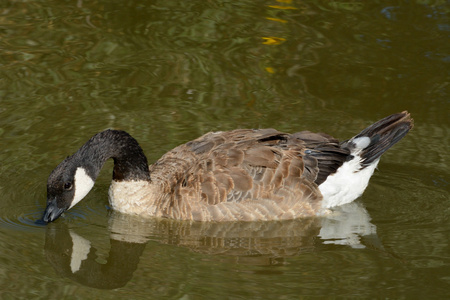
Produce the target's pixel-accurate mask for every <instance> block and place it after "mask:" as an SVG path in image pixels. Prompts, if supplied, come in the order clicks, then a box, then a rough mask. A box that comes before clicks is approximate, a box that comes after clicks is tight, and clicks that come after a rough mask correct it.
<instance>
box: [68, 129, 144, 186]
mask: <svg viewBox="0 0 450 300" xmlns="http://www.w3.org/2000/svg"><path fill="white" fill-rule="evenodd" d="M74 156H78V158H79V160H80V161H81V162H82V167H84V166H83V162H84V164H85V167H86V168H87V172H88V173H89V172H90V174H89V175H91V177H92V179H93V180H95V179H96V178H97V176H98V174H99V172H100V170H101V168H102V167H103V165H104V163H105V162H106V161H107V160H108V159H109V158H112V159H113V160H114V171H113V180H115V181H141V180H144V181H150V172H149V168H148V162H147V158H146V157H145V154H144V152H143V151H142V148H141V147H140V146H139V144H138V142H137V141H136V140H135V139H134V138H133V137H132V136H130V135H129V134H128V133H126V132H125V131H119V130H106V131H103V132H101V133H99V134H96V135H95V136H93V137H92V138H91V139H90V140H89V141H88V142H87V143H86V144H84V145H83V146H82V147H81V148H80V150H79V151H78V152H77V153H75V154H74Z"/></svg>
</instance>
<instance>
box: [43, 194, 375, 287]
mask: <svg viewBox="0 0 450 300" xmlns="http://www.w3.org/2000/svg"><path fill="white" fill-rule="evenodd" d="M76 231H77V230H76V229H75V228H73V229H72V228H69V227H68V226H67V225H66V224H64V223H54V224H50V225H49V226H47V231H46V238H45V253H46V257H47V260H48V261H49V262H50V264H51V265H52V266H53V268H54V269H55V270H56V271H57V272H58V273H59V274H60V275H62V276H64V277H67V278H70V279H71V280H74V281H76V282H78V283H80V284H83V285H86V286H89V287H95V288H99V289H114V288H119V287H123V286H125V285H126V284H127V282H128V281H129V280H131V278H132V277H133V273H134V271H135V270H136V269H137V268H138V265H139V260H140V258H141V256H142V253H143V252H144V249H145V247H146V245H147V243H148V242H149V241H153V242H155V241H156V242H158V243H161V244H167V245H174V246H180V247H185V248H188V249H190V250H191V251H195V252H197V253H201V254H204V255H211V256H216V257H217V256H220V257H231V258H233V259H234V261H236V262H237V263H238V264H258V265H261V264H275V263H280V261H283V259H284V258H286V257H292V256H296V255H300V254H301V253H303V252H310V251H317V250H318V248H319V247H320V245H321V244H336V245H346V246H350V247H352V248H365V247H375V248H378V247H379V246H378V244H379V243H378V239H377V236H376V226H375V225H373V224H371V223H370V216H369V214H368V213H367V211H366V209H365V208H364V207H363V206H362V204H361V203H359V202H353V203H349V204H346V205H343V206H341V207H337V208H336V209H335V210H334V212H333V213H332V214H330V215H328V216H326V217H312V218H304V219H296V220H289V221H273V222H225V223H211V222H188V221H176V220H167V219H143V218H139V217H136V216H130V215H124V214H120V213H118V212H113V213H112V214H111V217H110V219H109V232H110V250H109V254H108V258H107V262H106V263H100V262H99V257H98V255H97V249H96V248H95V247H94V246H93V243H91V242H90V241H89V240H88V239H86V238H85V237H83V236H82V235H81V234H80V233H77V232H76Z"/></svg>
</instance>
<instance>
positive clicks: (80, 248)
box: [69, 231, 91, 273]
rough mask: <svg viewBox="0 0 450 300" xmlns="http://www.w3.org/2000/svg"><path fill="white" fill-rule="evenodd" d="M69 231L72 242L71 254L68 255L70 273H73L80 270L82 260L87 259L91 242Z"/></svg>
mask: <svg viewBox="0 0 450 300" xmlns="http://www.w3.org/2000/svg"><path fill="white" fill-rule="evenodd" d="M69 233H70V237H71V238H72V243H73V248H72V256H71V257H70V270H71V271H72V273H75V272H77V271H79V270H80V267H81V263H82V262H83V260H85V259H87V257H88V254H89V251H90V250H91V242H89V241H88V240H86V239H85V238H83V237H81V236H79V235H78V234H76V233H75V232H72V231H69Z"/></svg>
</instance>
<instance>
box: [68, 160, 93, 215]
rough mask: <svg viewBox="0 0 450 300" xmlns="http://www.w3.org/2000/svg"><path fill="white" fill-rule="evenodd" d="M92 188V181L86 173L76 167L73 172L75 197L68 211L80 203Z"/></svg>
mask: <svg viewBox="0 0 450 300" xmlns="http://www.w3.org/2000/svg"><path fill="white" fill-rule="evenodd" d="M93 186H94V180H92V178H91V177H90V176H89V175H88V174H87V173H86V170H85V169H84V168H82V167H78V168H77V170H76V171H75V195H74V197H73V200H72V203H71V204H70V207H69V209H71V208H72V207H73V206H74V205H75V204H77V203H78V202H80V201H81V200H82V199H83V198H84V197H85V196H86V195H87V194H88V193H89V191H90V190H91V189H92V187H93Z"/></svg>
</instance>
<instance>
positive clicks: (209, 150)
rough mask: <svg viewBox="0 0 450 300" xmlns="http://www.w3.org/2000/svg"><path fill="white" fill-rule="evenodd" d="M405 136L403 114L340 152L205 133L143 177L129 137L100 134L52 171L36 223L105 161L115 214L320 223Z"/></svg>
mask: <svg viewBox="0 0 450 300" xmlns="http://www.w3.org/2000/svg"><path fill="white" fill-rule="evenodd" d="M412 127H413V120H412V119H411V117H410V115H409V113H408V112H407V111H404V112H402V113H398V114H393V115H391V116H389V117H386V118H384V119H382V120H380V121H378V122H376V123H374V124H372V125H371V126H369V127H367V128H366V129H364V130H363V131H362V132H360V133H359V134H357V135H356V136H354V137H353V138H351V139H349V140H347V141H343V142H339V141H338V140H337V139H335V138H333V137H332V136H330V135H327V134H324V133H312V132H309V131H301V132H297V133H294V134H288V133H283V132H279V131H277V130H275V129H257V130H253V129H237V130H233V131H225V132H210V133H207V134H205V135H203V136H201V137H199V138H198V139H196V140H193V141H190V142H188V143H186V144H183V145H180V146H178V147H176V148H175V149H173V150H171V151H169V152H168V153H166V154H165V155H163V156H162V157H161V158H160V159H159V160H158V161H157V162H155V163H154V164H153V165H151V166H150V167H149V166H148V163H147V158H146V157H145V155H144V153H143V150H142V148H141V147H140V146H139V144H138V142H137V141H136V140H135V139H134V138H133V137H131V136H130V135H129V134H128V133H126V132H125V131H120V130H105V131H103V132H100V133H98V134H96V135H94V136H93V137H92V138H91V139H90V140H89V141H87V142H86V144H84V145H83V146H82V147H81V148H80V149H79V150H78V151H77V152H76V153H75V154H73V155H72V156H69V157H67V158H66V159H65V160H64V161H63V162H61V163H60V164H59V165H58V166H57V167H56V168H55V169H54V170H53V171H52V173H51V174H50V176H49V178H48V182H47V207H46V209H45V212H44V215H43V219H42V220H43V221H44V222H51V221H54V220H56V219H57V218H58V217H59V216H60V215H61V214H62V213H63V212H64V211H66V210H68V209H70V208H72V207H73V206H74V205H75V204H77V203H78V202H79V201H80V200H82V199H83V198H84V197H85V196H86V194H87V193H88V192H89V191H90V190H91V188H92V187H93V185H94V182H95V180H96V178H97V176H98V174H99V172H100V169H101V168H102V166H103V164H104V163H105V161H106V160H108V159H109V158H112V159H113V160H114V171H113V180H112V184H111V186H110V189H109V201H110V205H111V207H112V208H113V209H115V210H117V211H120V212H122V213H127V214H137V215H141V216H155V217H163V218H173V219H182V220H195V221H237V220H242V221H253V220H282V219H294V218H298V217H307V216H314V215H321V214H323V213H325V212H327V211H328V208H331V207H333V206H337V205H342V204H345V203H349V202H352V201H353V200H355V199H356V198H357V197H359V196H360V195H361V194H362V193H363V192H364V190H365V188H366V187H367V185H368V182H369V179H370V177H371V176H372V174H373V172H374V170H375V167H376V166H377V164H378V162H379V160H380V156H381V155H382V154H383V153H384V152H385V151H386V150H387V149H389V148H390V147H391V146H392V145H394V144H395V143H397V142H398V141H399V140H400V139H401V138H402V137H404V136H405V135H406V134H407V133H408V131H409V130H410V129H411V128H412Z"/></svg>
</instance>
